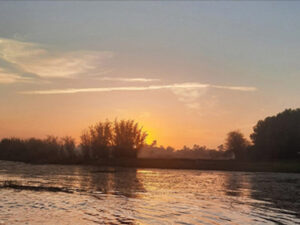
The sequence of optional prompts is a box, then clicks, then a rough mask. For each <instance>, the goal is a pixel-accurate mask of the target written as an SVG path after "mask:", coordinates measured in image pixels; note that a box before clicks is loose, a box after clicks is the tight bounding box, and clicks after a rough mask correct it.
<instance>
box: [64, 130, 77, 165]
mask: <svg viewBox="0 0 300 225" xmlns="http://www.w3.org/2000/svg"><path fill="white" fill-rule="evenodd" d="M61 146H62V158H64V159H69V160H74V159H75V158H76V153H75V148H76V145H75V140H74V138H72V137H70V136H65V137H63V138H61Z"/></svg>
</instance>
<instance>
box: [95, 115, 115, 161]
mask: <svg viewBox="0 0 300 225" xmlns="http://www.w3.org/2000/svg"><path fill="white" fill-rule="evenodd" d="M112 138H113V136H112V123H111V122H109V121H106V122H99V123H97V124H96V125H95V126H91V127H90V140H91V152H92V155H93V158H94V159H98V158H107V157H108V156H109V150H110V148H111V145H112Z"/></svg>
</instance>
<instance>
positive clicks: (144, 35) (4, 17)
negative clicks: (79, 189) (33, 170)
mask: <svg viewBox="0 0 300 225" xmlns="http://www.w3.org/2000/svg"><path fill="white" fill-rule="evenodd" d="M299 21H300V2H297V1H287V2H286V1H285V2H283V1H282V2H279V1H265V2H260V1H249V2H245V1H243V2H236V1H140V2H138V1H112V2H108V1H41V2H39V1H10V2H9V1H1V2H0V138H3V137H11V136H15V137H23V138H27V137H40V138H43V137H45V136H46V135H55V136H65V135H71V136H73V137H75V138H76V139H77V140H79V136H80V134H81V132H82V131H83V130H84V129H86V128H87V127H89V126H90V125H92V124H95V123H96V122H98V121H104V120H105V119H110V120H114V119H115V118H117V119H134V120H135V121H137V122H139V124H141V125H142V126H143V128H144V129H145V130H146V131H147V132H148V134H149V135H148V140H147V142H148V143H151V142H152V141H153V140H157V142H158V144H159V145H164V146H173V147H175V148H181V147H182V146H184V145H186V146H192V145H193V144H199V145H205V146H207V147H210V148H215V147H217V146H218V145H220V144H222V143H224V140H225V138H226V134H227V133H228V132H229V131H232V130H240V131H241V132H243V133H244V134H245V136H246V137H248V136H249V134H250V133H251V132H252V128H253V126H254V125H255V124H256V123H257V121H258V120H260V119H264V118H265V117H266V116H270V115H274V114H277V113H278V112H280V111H283V110H284V109H286V108H297V107H299V105H300V88H299V86H300V63H299V59H300V23H299Z"/></svg>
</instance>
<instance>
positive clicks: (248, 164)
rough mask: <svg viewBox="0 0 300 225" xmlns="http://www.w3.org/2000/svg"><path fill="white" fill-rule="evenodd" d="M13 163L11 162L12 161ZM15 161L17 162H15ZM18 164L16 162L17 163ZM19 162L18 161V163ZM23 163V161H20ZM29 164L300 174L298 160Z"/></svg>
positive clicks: (126, 159) (179, 160)
mask: <svg viewBox="0 0 300 225" xmlns="http://www.w3.org/2000/svg"><path fill="white" fill-rule="evenodd" d="M12 161H13V160H12ZM16 161H17V160H16ZM17 162H18V161H17ZM19 162H20V161H19ZM22 162H23V161H22ZM25 163H29V164H40V165H44V164H58V165H94V166H110V167H128V168H157V169H190V170H222V171H244V172H282V173H300V160H299V159H298V160H286V161H283V160H282V161H265V162H261V161H255V162H254V161H242V162H241V161H235V160H204V159H146V158H143V159H130V158H123V159H122V158H121V159H101V160H97V161H84V162H83V161H81V160H74V161H60V162H49V161H41V160H39V161H26V162H25Z"/></svg>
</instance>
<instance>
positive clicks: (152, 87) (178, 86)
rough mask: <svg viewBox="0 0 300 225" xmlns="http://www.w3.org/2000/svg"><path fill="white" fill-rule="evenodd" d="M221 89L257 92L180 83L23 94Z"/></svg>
mask: <svg viewBox="0 0 300 225" xmlns="http://www.w3.org/2000/svg"><path fill="white" fill-rule="evenodd" d="M209 87H210V88H221V89H227V90H235V91H256V88H255V87H244V86H216V85H210V84H202V83H179V84H167V85H150V86H140V87H138V86H126V87H99V88H69V89H50V90H36V91H26V92H22V94H38V95H49V94H75V93H87V92H112V91H148V90H163V89H170V90H173V91H174V90H180V89H183V90H184V89H185V90H192V89H199V88H209Z"/></svg>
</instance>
